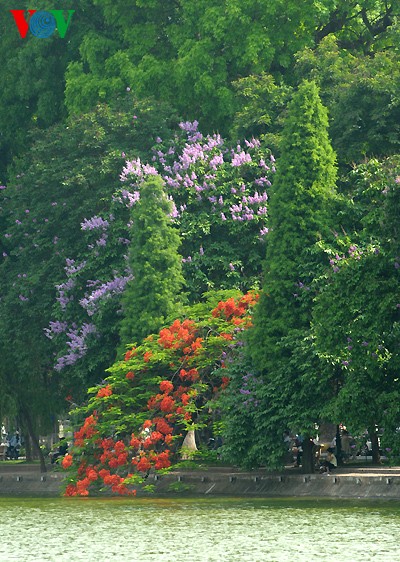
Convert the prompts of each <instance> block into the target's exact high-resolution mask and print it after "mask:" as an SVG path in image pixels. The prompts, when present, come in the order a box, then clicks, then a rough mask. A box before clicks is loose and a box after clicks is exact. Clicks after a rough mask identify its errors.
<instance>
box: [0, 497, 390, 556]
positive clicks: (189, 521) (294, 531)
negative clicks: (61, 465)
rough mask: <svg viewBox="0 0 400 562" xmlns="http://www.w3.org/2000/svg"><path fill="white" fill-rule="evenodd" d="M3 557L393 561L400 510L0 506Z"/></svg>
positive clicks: (6, 502)
mask: <svg viewBox="0 0 400 562" xmlns="http://www.w3.org/2000/svg"><path fill="white" fill-rule="evenodd" d="M0 529H1V541H0V560H1V561H7V562H8V561H11V560H18V561H20V562H23V561H30V560H32V561H33V560H36V561H38V562H42V561H46V560H51V561H58V560H62V561H75V560H85V561H86V562H92V561H93V562H103V561H104V562H106V561H107V562H108V561H109V560H118V561H120V560H125V561H135V562H136V561H137V562H150V561H151V562H203V561H204V562H205V561H207V562H220V561H226V562H264V561H266V562H275V561H276V562H281V561H288V562H303V561H304V562H310V561H314V560H321V561H328V562H333V561H338V562H339V561H345V562H346V561H352V562H358V561H360V562H361V561H362V562H366V561H370V560H373V561H385V562H398V561H400V503H399V502H383V501H382V502H378V501H377V502H371V501H368V502H366V501H363V500H359V501H353V500H351V501H350V500H349V501H340V500H309V499H302V500H299V499H251V500H249V499H235V498H223V499H215V498H212V499H211V498H210V499H204V498H201V499H147V498H146V499H129V500H126V499H119V498H115V499H113V498H110V499H90V498H63V499H61V498H60V499H34V498H25V499H16V498H13V499H5V498H1V499H0Z"/></svg>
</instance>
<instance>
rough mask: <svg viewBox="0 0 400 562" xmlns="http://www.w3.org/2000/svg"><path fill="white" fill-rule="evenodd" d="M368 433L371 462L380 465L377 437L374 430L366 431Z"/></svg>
mask: <svg viewBox="0 0 400 562" xmlns="http://www.w3.org/2000/svg"><path fill="white" fill-rule="evenodd" d="M368 433H369V435H370V438H371V447H372V462H373V463H375V464H380V462H381V456H380V454H379V442H378V436H377V434H376V431H375V428H371V429H368Z"/></svg>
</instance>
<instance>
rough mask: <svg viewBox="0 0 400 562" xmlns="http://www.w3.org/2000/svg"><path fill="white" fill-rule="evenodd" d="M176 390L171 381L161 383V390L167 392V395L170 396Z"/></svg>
mask: <svg viewBox="0 0 400 562" xmlns="http://www.w3.org/2000/svg"><path fill="white" fill-rule="evenodd" d="M173 389H174V385H173V384H172V382H171V381H161V382H160V390H161V392H165V394H168V393H169V392H171V391H172V390H173Z"/></svg>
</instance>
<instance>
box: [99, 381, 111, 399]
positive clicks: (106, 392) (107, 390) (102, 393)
mask: <svg viewBox="0 0 400 562" xmlns="http://www.w3.org/2000/svg"><path fill="white" fill-rule="evenodd" d="M112 393H113V392H112V388H111V385H110V384H108V385H107V386H104V387H103V388H100V390H99V392H98V393H97V394H96V397H97V398H106V397H107V396H111V395H112Z"/></svg>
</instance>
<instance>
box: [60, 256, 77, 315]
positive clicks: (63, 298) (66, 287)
mask: <svg viewBox="0 0 400 562" xmlns="http://www.w3.org/2000/svg"><path fill="white" fill-rule="evenodd" d="M68 261H70V260H68ZM72 261H73V260H72ZM75 284H76V281H75V279H73V278H70V279H68V281H66V282H65V283H61V284H60V285H56V289H57V291H58V295H57V297H56V301H57V302H58V303H59V304H60V306H61V309H62V310H65V309H66V308H67V304H68V303H69V302H71V301H73V300H74V297H73V295H71V296H68V294H67V292H68V291H72V289H74V287H75Z"/></svg>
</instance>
